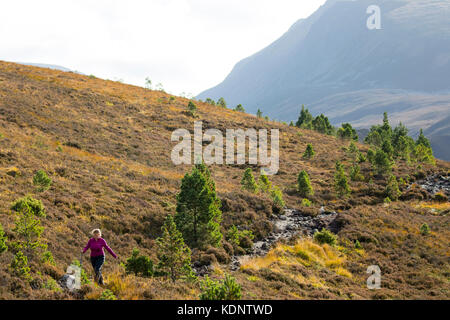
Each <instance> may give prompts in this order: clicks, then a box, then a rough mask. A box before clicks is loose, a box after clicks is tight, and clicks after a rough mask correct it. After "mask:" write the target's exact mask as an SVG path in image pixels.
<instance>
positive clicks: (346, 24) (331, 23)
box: [198, 0, 450, 159]
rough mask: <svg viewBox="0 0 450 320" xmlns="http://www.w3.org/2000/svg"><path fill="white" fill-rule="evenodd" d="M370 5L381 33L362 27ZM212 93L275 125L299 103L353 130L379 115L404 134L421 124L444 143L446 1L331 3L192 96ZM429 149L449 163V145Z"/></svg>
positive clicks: (449, 60) (448, 95)
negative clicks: (375, 9)
mask: <svg viewBox="0 0 450 320" xmlns="http://www.w3.org/2000/svg"><path fill="white" fill-rule="evenodd" d="M370 5H378V6H379V7H380V9H381V29H379V30H369V29H368V28H367V23H366V22H367V19H368V18H369V16H370V14H367V13H366V10H367V8H368V7H369V6H370ZM220 97H224V98H225V100H226V101H227V102H228V104H229V105H231V106H234V105H237V104H238V103H241V104H243V105H244V107H245V108H246V110H247V111H249V112H253V113H254V112H256V110H257V109H258V108H260V109H261V110H262V111H263V112H264V113H265V114H266V115H268V116H270V117H273V118H276V119H280V120H294V119H296V118H297V116H298V113H299V109H300V106H301V104H306V105H307V107H309V109H310V111H311V112H312V113H313V114H319V113H324V114H326V115H327V116H329V117H330V120H331V121H332V122H333V123H334V124H340V123H341V122H351V123H352V124H354V125H355V126H357V127H359V128H364V127H366V128H367V127H370V125H372V124H374V123H377V122H380V117H379V115H380V114H381V113H382V112H384V111H387V112H389V114H390V117H391V119H392V120H393V123H394V124H395V123H396V122H399V121H402V122H403V123H405V124H406V125H407V126H408V127H410V128H411V129H412V130H411V134H412V135H415V134H416V133H417V131H418V129H419V128H424V129H425V132H426V133H428V135H429V136H430V138H431V140H432V141H433V142H435V144H436V143H442V141H448V138H450V128H449V126H448V121H443V119H445V118H447V120H448V117H450V1H449V0H443V1H433V0H414V1H408V0H386V1H383V0H378V1H377V0H370V1H366V0H359V1H346V0H329V1H328V2H327V3H326V4H325V5H323V6H322V7H321V8H320V9H319V10H317V11H316V12H315V13H314V14H313V15H312V16H310V17H309V18H308V19H304V20H299V21H297V22H296V23H295V24H294V25H293V26H292V27H291V28H290V30H289V31H288V32H286V33H285V34H284V35H283V36H282V37H281V38H280V39H278V40H277V41H275V42H274V43H273V44H271V45H270V46H269V47H267V48H265V49H263V50H262V51H260V52H258V53H256V54H254V55H253V56H251V57H248V58H246V59H244V60H242V61H240V62H239V63H238V64H237V65H236V66H235V67H234V69H233V70H232V72H231V73H230V74H229V75H228V76H227V78H226V79H225V80H224V81H223V82H222V83H221V84H219V85H218V86H216V87H214V88H211V89H209V90H206V91H205V92H203V93H201V94H200V95H199V96H198V98H200V99H205V98H213V99H218V98H220ZM446 137H447V138H446ZM435 149H436V156H437V157H441V158H444V159H450V155H449V151H448V150H447V149H448V147H447V146H442V145H435Z"/></svg>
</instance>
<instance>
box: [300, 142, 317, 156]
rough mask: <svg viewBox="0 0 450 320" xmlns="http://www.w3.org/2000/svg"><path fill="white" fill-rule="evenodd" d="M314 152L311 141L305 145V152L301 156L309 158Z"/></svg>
mask: <svg viewBox="0 0 450 320" xmlns="http://www.w3.org/2000/svg"><path fill="white" fill-rule="evenodd" d="M315 154H316V153H315V152H314V148H313V146H312V144H311V143H308V144H307V145H306V150H305V152H304V153H303V158H305V159H311V158H312V157H314V155H315Z"/></svg>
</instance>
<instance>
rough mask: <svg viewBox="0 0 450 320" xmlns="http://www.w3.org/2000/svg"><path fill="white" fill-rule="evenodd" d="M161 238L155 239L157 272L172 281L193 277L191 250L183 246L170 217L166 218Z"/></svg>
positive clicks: (178, 232) (181, 237) (180, 236)
mask: <svg viewBox="0 0 450 320" xmlns="http://www.w3.org/2000/svg"><path fill="white" fill-rule="evenodd" d="M162 232H163V234H162V236H161V237H160V238H158V239H156V243H157V245H158V253H157V255H158V259H159V263H158V266H157V269H158V271H160V272H161V273H163V274H167V275H169V276H170V278H171V279H172V281H174V282H175V281H176V280H177V279H179V278H182V277H183V278H191V277H193V276H194V275H193V271H192V269H191V250H190V249H189V248H188V247H187V246H186V245H185V244H184V240H183V236H182V234H181V232H180V231H178V230H177V226H176V224H175V222H174V220H173V217H172V215H168V216H167V217H166V221H165V222H164V225H163V226H162Z"/></svg>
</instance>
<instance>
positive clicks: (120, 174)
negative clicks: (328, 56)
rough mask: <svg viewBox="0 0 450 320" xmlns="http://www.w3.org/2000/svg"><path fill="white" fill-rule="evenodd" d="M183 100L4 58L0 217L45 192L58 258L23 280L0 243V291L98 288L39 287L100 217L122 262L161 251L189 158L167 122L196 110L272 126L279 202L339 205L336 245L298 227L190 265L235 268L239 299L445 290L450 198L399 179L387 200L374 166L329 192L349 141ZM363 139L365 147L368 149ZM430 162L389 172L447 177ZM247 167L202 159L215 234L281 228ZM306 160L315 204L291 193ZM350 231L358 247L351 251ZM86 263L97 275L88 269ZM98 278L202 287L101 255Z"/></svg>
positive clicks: (8, 220)
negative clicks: (250, 253)
mask: <svg viewBox="0 0 450 320" xmlns="http://www.w3.org/2000/svg"><path fill="white" fill-rule="evenodd" d="M188 102H189V100H187V99H185V98H180V97H173V96H170V95H168V94H165V93H163V92H159V91H151V90H146V89H144V88H140V87H134V86H130V85H124V84H121V83H118V82H112V81H106V80H101V79H95V78H93V77H86V76H82V75H78V74H74V73H65V72H61V71H57V70H50V69H42V68H37V67H31V66H23V65H18V64H13V63H5V62H0V180H1V184H0V223H1V224H2V225H3V228H4V230H5V233H6V236H7V237H8V241H9V242H12V241H13V240H14V239H15V237H16V234H15V232H14V231H13V229H14V223H15V222H14V221H15V219H14V216H12V215H11V214H10V206H11V203H12V202H13V201H14V200H15V199H17V198H19V197H22V196H24V195H26V194H31V195H32V196H33V197H35V198H37V199H39V200H42V202H43V204H44V206H45V208H46V217H45V218H43V219H42V226H43V227H44V228H45V230H44V233H43V240H44V241H45V242H46V243H48V245H49V247H48V249H49V251H50V252H52V254H53V256H54V259H55V264H54V265H52V264H48V263H40V262H39V260H33V261H30V267H31V272H32V276H33V278H34V280H33V281H32V282H31V283H29V282H27V281H26V280H24V279H22V278H20V277H18V276H17V275H15V274H13V273H12V272H11V269H10V263H11V260H12V258H13V251H14V249H13V248H12V247H11V248H10V249H9V250H8V251H7V252H5V253H2V254H0V283H1V285H0V298H6V299H11V298H16V299H17V298H19V299H44V298H49V299H69V298H71V299H73V298H84V299H97V298H98V297H99V296H100V294H101V292H102V289H101V288H99V287H96V286H94V285H92V284H90V285H84V286H83V288H82V290H81V291H80V292H79V295H78V296H73V295H71V294H69V293H67V292H65V291H60V290H57V288H56V289H55V288H54V287H52V286H49V285H48V283H50V284H51V282H50V281H51V280H53V281H55V280H59V279H60V278H61V277H62V275H63V274H64V273H65V271H66V268H67V266H68V265H69V264H70V263H71V261H73V259H78V258H79V252H80V250H81V248H82V247H83V246H84V245H85V243H86V242H87V240H88V237H89V232H90V230H92V229H93V228H97V227H100V228H101V229H102V231H103V234H104V237H105V238H106V239H107V240H108V244H109V245H110V246H111V247H112V248H113V249H114V250H115V252H116V253H118V255H119V261H120V262H125V261H126V258H128V257H129V256H131V252H132V250H133V248H139V250H140V251H141V253H143V254H146V255H148V256H150V258H151V259H152V260H153V261H155V262H157V260H156V243H155V239H156V238H157V237H158V236H160V235H161V225H162V222H163V220H164V218H165V216H166V215H167V214H173V213H174V211H175V204H176V195H177V193H178V192H179V188H180V181H181V178H182V177H183V175H184V174H185V173H186V172H188V171H189V170H190V169H191V166H175V165H174V164H173V163H172V161H171V159H170V151H171V148H172V147H173V146H174V145H175V143H173V142H171V133H172V132H173V130H175V129H178V128H185V129H188V130H189V131H190V132H192V131H193V123H194V121H195V120H203V127H204V129H206V128H217V129H220V130H222V131H224V130H225V129H227V128H256V129H259V128H267V129H271V128H278V129H279V130H280V157H281V159H280V171H279V173H278V174H277V175H275V176H273V177H270V180H271V181H272V183H273V184H274V185H277V186H279V187H280V189H281V190H282V192H283V196H284V200H285V202H286V206H287V207H288V208H296V209H297V210H298V211H299V212H300V214H301V215H302V216H303V215H304V216H305V219H307V217H308V216H314V217H316V216H317V214H318V212H319V211H320V209H321V207H322V206H324V207H325V208H326V210H329V211H336V215H337V218H336V220H335V221H334V228H333V230H334V231H335V232H337V234H338V237H339V246H337V247H336V248H331V247H329V246H327V245H317V244H313V243H311V239H310V238H307V237H306V236H301V235H298V237H300V239H299V243H298V245H297V247H295V246H291V245H288V244H284V245H283V244H280V246H279V247H277V248H275V249H274V250H275V252H274V251H272V252H269V254H268V255H267V256H264V257H260V258H261V259H262V260H258V259H257V260H253V259H250V260H249V261H248V262H247V263H245V264H243V265H242V267H241V268H239V269H238V270H235V271H233V270H232V269H231V268H230V265H229V264H228V263H229V262H230V255H232V252H231V251H230V252H227V251H225V250H224V249H213V248H210V249H208V250H207V251H206V252H205V251H199V250H193V261H195V262H196V263H203V264H209V263H210V262H212V265H210V266H208V268H209V269H208V270H209V273H210V274H211V276H212V277H214V278H221V277H223V274H224V273H225V272H226V273H231V274H232V275H233V276H234V277H236V278H237V280H238V282H239V283H240V284H241V285H242V288H243V289H242V293H243V298H245V299H262V298H267V299H303V298H309V299H324V298H335V299H341V298H348V299H361V298H366V299H369V298H373V299H383V298H409V299H413V298H443V299H445V298H447V299H448V297H449V294H450V289H449V284H448V279H447V278H448V277H447V275H448V272H449V270H448V246H447V244H448V243H449V239H450V231H449V229H448V223H449V220H448V219H449V218H448V210H449V206H448V205H449V204H448V202H445V203H442V204H437V203H435V202H432V201H431V195H429V194H427V193H426V192H425V191H423V190H420V188H418V187H413V188H412V189H411V190H408V189H407V186H401V188H402V191H403V193H404V195H405V200H404V201H397V202H393V203H392V204H390V205H385V204H384V203H383V199H384V198H385V194H384V188H385V185H386V181H385V179H382V178H377V177H372V180H373V184H372V185H371V187H370V188H371V189H370V190H369V191H368V189H367V186H368V184H367V182H366V181H363V182H350V185H351V187H352V190H353V191H352V194H351V196H350V197H349V198H345V199H337V198H336V197H335V196H334V194H333V191H332V190H333V179H334V176H333V175H334V167H335V160H337V159H339V160H341V161H342V162H343V164H344V165H345V166H346V170H347V169H348V168H349V167H350V166H351V164H352V159H351V156H349V154H348V153H346V152H345V151H344V150H343V146H346V145H348V142H343V141H340V140H337V139H335V138H334V137H331V136H325V135H322V134H319V133H317V132H314V131H309V130H301V129H298V128H293V127H288V126H285V125H283V124H281V123H277V122H272V121H264V120H262V119H257V118H256V117H254V116H251V115H247V114H243V113H240V112H234V111H231V110H227V109H223V108H220V107H213V106H210V105H208V104H205V103H200V102H195V103H196V104H197V105H198V118H192V117H191V116H189V114H188V113H187V112H186V109H187V104H188ZM308 143H311V144H313V145H314V149H315V152H316V155H315V157H314V158H313V159H311V160H306V159H303V158H302V157H301V155H302V153H303V152H304V150H305V148H306V145H307V144H308ZM358 147H359V148H360V149H361V151H362V152H365V151H367V146H364V145H358ZM437 163H438V165H437V167H432V166H430V165H428V164H423V172H422V171H421V172H417V170H416V165H412V166H408V165H407V164H405V163H404V162H399V163H398V164H397V166H396V167H395V169H394V173H395V174H396V175H397V176H398V177H403V178H405V179H406V176H407V175H408V176H409V177H410V179H411V182H413V181H415V180H416V176H417V177H420V176H421V175H425V174H427V175H428V174H432V173H441V174H443V175H447V174H448V170H449V169H450V164H449V163H448V162H443V161H438V162H437ZM245 168H246V166H232V165H226V166H224V165H213V166H211V172H212V177H213V179H214V180H215V182H216V186H217V191H218V196H219V198H220V199H221V201H222V212H223V222H222V232H223V233H225V234H226V231H227V230H228V229H229V228H230V227H231V226H232V225H236V226H238V227H239V228H243V229H248V230H251V231H252V232H253V233H254V234H255V236H256V240H261V239H264V238H267V237H268V236H269V234H270V233H272V232H275V231H276V226H275V225H274V223H273V219H274V217H277V216H278V215H279V214H278V213H277V212H276V211H275V210H274V209H273V207H272V202H271V200H270V198H268V197H267V196H266V195H264V194H252V193H249V192H246V191H243V190H241V185H240V180H241V178H242V175H243V172H244V169H245ZM41 169H42V170H45V171H46V172H47V173H48V175H49V176H50V178H51V179H52V180H53V183H52V185H51V187H50V189H49V190H47V191H44V192H38V191H37V190H36V189H35V188H34V186H33V176H34V174H35V173H36V171H38V170H41ZM254 169H256V168H254ZM301 170H306V171H307V172H308V173H309V175H310V177H311V182H312V186H313V188H314V191H315V194H314V195H313V196H311V197H310V200H311V202H312V205H311V206H310V207H305V206H303V205H302V201H303V197H301V196H300V195H299V194H298V192H297V191H296V181H297V175H298V173H299V172H300V171H301ZM371 172H372V171H371V169H370V166H369V164H368V163H363V164H361V173H362V174H364V176H365V177H366V178H367V179H370V178H371ZM254 174H257V171H256V170H254ZM407 199H409V200H407ZM431 209H432V210H431ZM280 219H281V218H280ZM423 223H427V224H429V225H430V227H431V230H432V232H431V234H430V235H429V236H427V237H423V236H422V235H421V234H420V233H419V227H420V226H421V225H422V224H423ZM356 240H358V241H359V242H360V243H361V246H362V248H363V249H356V248H355V245H354V243H355V241H356ZM293 241H295V239H294V240H293ZM291 244H293V243H291ZM300 249H301V252H300V251H298V255H296V253H295V252H297V251H296V250H300ZM236 253H238V252H236ZM300 253H301V255H300ZM299 257H303V258H302V259H300V258H299ZM306 257H309V258H310V260H309V261H307V260H305V259H306ZM86 262H87V261H86ZM372 264H378V265H380V267H381V268H382V270H383V288H382V289H381V290H377V291H376V292H374V291H371V290H368V289H367V287H366V277H367V274H366V269H367V266H368V265H372ZM87 265H88V264H87V263H85V264H84V266H85V267H86V266H87ZM86 269H87V273H88V277H89V278H92V272H91V269H90V267H89V266H88V267H86ZM104 275H105V278H106V283H107V284H108V285H107V288H108V289H110V290H112V291H113V292H114V294H115V295H116V296H117V297H118V298H119V299H164V298H165V299H196V298H198V295H199V290H200V288H199V286H198V284H196V283H189V282H185V281H177V282H176V283H172V281H170V280H165V279H162V278H157V277H155V278H142V277H138V276H134V275H127V274H125V272H124V271H123V268H122V267H121V266H120V265H119V263H118V262H116V261H113V260H112V259H110V257H107V264H106V265H105V268H104ZM52 288H53V289H52Z"/></svg>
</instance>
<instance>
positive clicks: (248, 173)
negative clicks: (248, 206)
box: [241, 168, 258, 193]
mask: <svg viewBox="0 0 450 320" xmlns="http://www.w3.org/2000/svg"><path fill="white" fill-rule="evenodd" d="M241 186H242V189H243V190H247V191H249V192H252V193H256V192H258V185H257V184H256V182H255V177H253V172H252V169H250V168H247V169H245V171H244V175H243V176H242V179H241Z"/></svg>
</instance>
